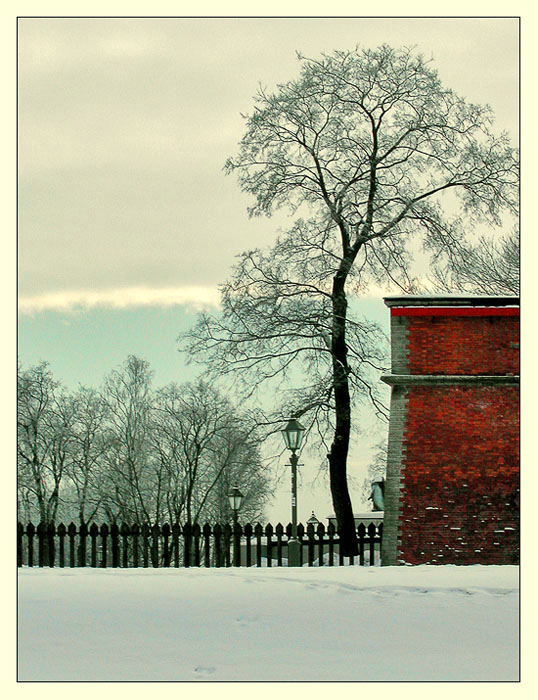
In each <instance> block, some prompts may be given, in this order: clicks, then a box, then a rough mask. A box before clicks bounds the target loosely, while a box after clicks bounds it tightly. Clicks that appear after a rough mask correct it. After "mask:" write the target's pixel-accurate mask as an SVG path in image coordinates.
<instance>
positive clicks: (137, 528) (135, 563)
mask: <svg viewBox="0 0 538 700" xmlns="http://www.w3.org/2000/svg"><path fill="white" fill-rule="evenodd" d="M131 534H132V536H133V566H134V568H135V569H138V536H139V535H140V526H139V525H138V523H135V524H134V525H133V526H132V527H131Z"/></svg>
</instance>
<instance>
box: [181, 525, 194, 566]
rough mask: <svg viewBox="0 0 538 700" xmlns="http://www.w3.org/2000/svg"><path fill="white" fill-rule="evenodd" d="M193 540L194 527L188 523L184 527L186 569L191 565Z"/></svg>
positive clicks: (184, 561) (184, 564)
mask: <svg viewBox="0 0 538 700" xmlns="http://www.w3.org/2000/svg"><path fill="white" fill-rule="evenodd" d="M191 539H192V525H191V524H190V523H188V522H187V523H185V525H183V566H184V567H185V568H188V567H190V565H191Z"/></svg>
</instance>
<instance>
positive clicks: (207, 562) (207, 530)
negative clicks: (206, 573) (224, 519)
mask: <svg viewBox="0 0 538 700" xmlns="http://www.w3.org/2000/svg"><path fill="white" fill-rule="evenodd" d="M202 532H203V535H204V566H205V568H206V569H209V567H210V566H211V525H210V524H209V523H206V524H205V525H204V527H203V528H202Z"/></svg>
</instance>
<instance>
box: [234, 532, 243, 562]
mask: <svg viewBox="0 0 538 700" xmlns="http://www.w3.org/2000/svg"><path fill="white" fill-rule="evenodd" d="M241 533H242V529H241V525H239V523H237V522H236V523H234V566H241Z"/></svg>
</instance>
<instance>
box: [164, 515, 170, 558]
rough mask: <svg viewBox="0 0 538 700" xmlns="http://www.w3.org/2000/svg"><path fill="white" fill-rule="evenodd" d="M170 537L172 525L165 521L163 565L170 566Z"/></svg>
mask: <svg viewBox="0 0 538 700" xmlns="http://www.w3.org/2000/svg"><path fill="white" fill-rule="evenodd" d="M169 537H170V525H169V524H168V523H165V524H164V525H163V566H165V567H166V568H168V567H169V566H170V548H169V545H168V539H169Z"/></svg>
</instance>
